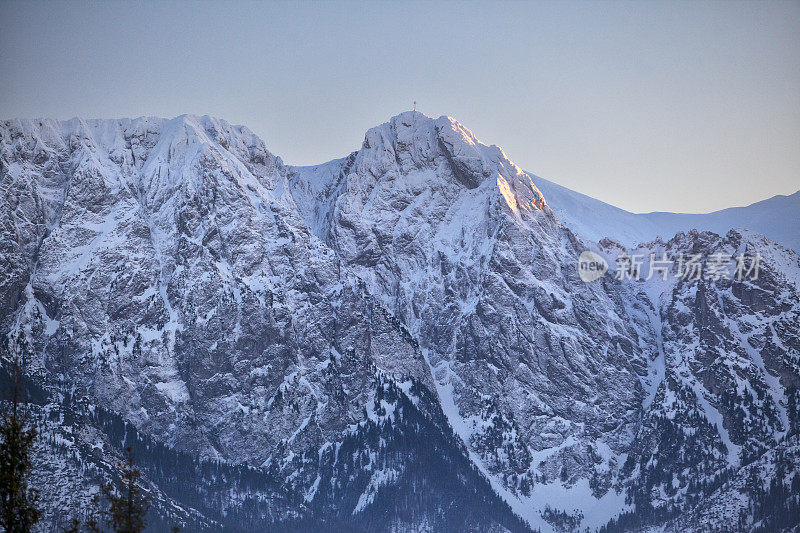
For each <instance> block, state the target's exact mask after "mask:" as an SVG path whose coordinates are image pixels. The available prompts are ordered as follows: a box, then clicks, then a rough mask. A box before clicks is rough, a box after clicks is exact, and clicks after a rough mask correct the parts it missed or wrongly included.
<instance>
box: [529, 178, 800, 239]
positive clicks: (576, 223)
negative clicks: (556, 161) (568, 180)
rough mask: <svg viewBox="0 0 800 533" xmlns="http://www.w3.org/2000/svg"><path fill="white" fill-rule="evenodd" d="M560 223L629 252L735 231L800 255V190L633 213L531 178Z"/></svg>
mask: <svg viewBox="0 0 800 533" xmlns="http://www.w3.org/2000/svg"><path fill="white" fill-rule="evenodd" d="M530 177H531V180H532V181H533V182H534V183H535V184H536V187H537V188H538V189H539V190H540V191H542V193H543V194H544V195H545V198H547V204H548V205H549V206H550V208H551V209H553V211H555V212H556V214H557V215H558V218H559V219H560V220H561V221H562V222H564V223H565V224H566V225H568V226H569V227H570V228H571V229H572V230H573V231H575V232H576V233H579V234H580V235H581V236H583V237H585V238H588V239H591V240H594V241H599V240H601V239H602V238H603V237H609V238H611V239H614V240H616V241H618V242H621V243H623V244H625V245H626V246H636V245H637V244H640V243H644V242H649V241H652V240H654V239H656V238H657V237H661V238H662V239H669V238H670V237H671V236H673V235H675V234H676V233H679V232H681V231H683V232H686V231H689V230H691V229H697V230H700V231H713V232H714V233H717V234H720V235H724V234H725V233H727V232H728V231H729V230H730V229H732V228H741V229H749V230H752V231H756V232H758V233H761V234H762V235H764V236H766V237H768V238H769V239H771V240H772V241H774V242H776V243H778V244H782V245H783V246H785V247H787V248H790V249H792V250H794V251H795V252H800V190H798V191H797V192H795V193H794V194H790V195H788V196H784V195H777V196H773V197H772V198H768V199H766V200H762V201H760V202H756V203H753V204H750V205H748V206H746V207H730V208H728V209H722V210H720V211H714V212H713V213H706V214H689V213H665V212H655V213H631V212H630V211H625V210H624V209H620V208H618V207H614V206H613V205H609V204H607V203H605V202H601V201H600V200H596V199H594V198H591V197H589V196H586V195H584V194H581V193H579V192H575V191H572V190H570V189H567V188H566V187H562V186H561V185H558V184H556V183H553V182H552V181H549V180H546V179H544V178H540V177H539V176H535V175H533V174H530Z"/></svg>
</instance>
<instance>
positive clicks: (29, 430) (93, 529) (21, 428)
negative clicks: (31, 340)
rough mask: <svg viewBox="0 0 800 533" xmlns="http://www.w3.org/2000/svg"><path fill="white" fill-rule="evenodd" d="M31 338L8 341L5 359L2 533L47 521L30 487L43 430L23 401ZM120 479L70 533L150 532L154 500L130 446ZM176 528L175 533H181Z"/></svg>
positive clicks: (0, 437) (1, 351)
mask: <svg viewBox="0 0 800 533" xmlns="http://www.w3.org/2000/svg"><path fill="white" fill-rule="evenodd" d="M26 353H27V350H26V343H25V339H24V338H23V337H22V336H21V335H19V336H17V337H16V338H14V339H8V338H3V339H2V342H0V360H2V363H3V364H4V365H6V366H7V367H8V368H9V383H8V386H7V387H5V388H6V389H7V391H6V394H4V396H6V397H3V398H2V408H0V528H2V529H3V530H4V531H6V532H7V533H27V532H29V531H31V530H32V529H33V528H34V526H35V525H36V524H37V523H38V522H39V519H40V518H41V516H42V511H41V509H40V503H41V502H40V496H39V491H38V490H36V489H35V488H33V487H31V486H30V483H29V481H30V477H31V473H32V470H33V468H34V464H33V453H34V445H35V443H36V438H37V431H36V428H35V427H34V424H33V420H32V417H31V415H30V411H29V409H28V406H27V402H26V401H25V400H26V399H27V398H23V392H22V384H21V381H22V379H23V370H24V362H25V361H24V356H25V354H26ZM118 466H119V471H120V476H119V477H120V480H119V483H117V484H116V485H115V484H113V483H106V484H103V485H102V486H101V487H100V493H99V494H97V495H96V496H95V497H94V499H93V502H92V505H91V507H90V508H89V509H87V510H85V511H86V512H85V514H86V516H85V518H84V520H83V521H81V520H79V519H78V518H73V520H72V523H71V524H70V525H69V526H68V527H67V528H66V529H65V530H64V531H65V533H79V532H80V531H88V532H89V533H102V532H106V531H108V530H110V531H113V532H114V533H140V532H141V531H144V529H145V527H147V521H146V515H147V511H148V510H149V508H150V496H149V495H148V494H146V493H145V492H144V491H143V490H142V488H141V486H140V482H139V478H140V477H141V472H140V470H139V469H138V468H137V467H136V466H135V464H134V452H133V449H132V448H131V447H130V446H128V447H127V448H126V450H125V459H124V461H121V462H120V463H119V465H118ZM178 529H179V528H178V527H177V526H174V527H173V532H175V531H177V530H178Z"/></svg>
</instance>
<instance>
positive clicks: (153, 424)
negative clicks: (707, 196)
mask: <svg viewBox="0 0 800 533" xmlns="http://www.w3.org/2000/svg"><path fill="white" fill-rule="evenodd" d="M540 183H541V182H540V180H539V178H536V177H533V176H531V175H530V174H528V173H526V172H524V171H522V170H521V169H520V168H518V167H517V166H516V165H514V163H512V162H511V161H509V160H508V158H507V157H506V156H505V155H504V154H503V152H502V150H501V149H500V148H498V147H496V146H487V145H484V144H482V143H481V142H480V141H478V140H477V138H476V137H475V136H474V135H473V134H472V133H471V132H470V131H469V130H467V129H466V128H464V127H463V126H462V125H461V124H459V123H458V122H456V121H455V120H453V119H450V118H448V117H441V118H439V119H431V118H429V117H426V116H425V115H423V114H421V113H415V112H407V113H403V114H401V115H398V116H396V117H394V118H392V119H391V120H390V121H389V122H387V123H385V124H382V125H380V126H378V127H375V128H373V129H371V130H369V131H368V132H367V134H366V136H365V140H364V144H363V146H362V147H361V148H360V149H359V150H358V151H356V152H354V153H352V154H350V155H349V156H347V157H345V158H342V159H338V160H335V161H331V162H329V163H326V164H323V165H318V166H313V167H291V166H286V165H284V164H283V162H282V161H281V160H280V159H279V158H277V157H275V156H273V155H272V154H271V153H270V152H268V151H267V149H266V147H265V146H264V143H263V142H262V141H261V140H260V139H258V138H257V137H256V136H255V135H253V134H252V133H251V132H250V131H249V130H247V128H244V127H241V126H232V125H230V124H228V123H226V122H224V121H221V120H217V119H213V118H210V117H193V116H183V117H178V118H176V119H172V120H165V119H136V120H95V121H84V120H79V119H74V120H72V121H66V122H59V121H51V120H40V121H33V120H26V121H22V120H14V121H6V122H2V123H0V187H1V188H2V191H3V197H2V202H3V209H2V212H0V264H2V265H3V277H2V279H0V327H1V328H2V332H3V333H11V334H15V333H18V332H22V333H23V334H24V335H25V336H26V337H27V338H28V340H29V343H30V346H31V351H32V353H31V355H30V361H29V364H28V369H29V374H30V378H29V380H30V388H31V390H35V391H37V394H36V395H35V399H36V404H37V405H38V407H37V412H38V413H40V415H41V416H40V427H41V430H42V434H43V435H46V436H47V437H46V438H43V439H42V440H41V442H40V456H41V458H42V459H41V461H42V463H43V464H46V465H48V466H47V468H45V469H43V470H42V471H41V472H40V473H39V474H38V475H39V476H40V484H41V485H42V486H43V487H46V490H45V494H46V495H47V496H48V500H49V501H51V502H59V504H53V505H51V506H49V507H48V508H47V509H46V511H47V513H46V519H47V521H48V522H47V523H48V524H50V525H51V526H52V525H55V524H57V523H59V521H60V522H61V523H64V522H66V521H67V520H68V518H69V516H68V515H67V514H66V513H65V512H64V511H62V509H64V508H66V507H67V504H65V502H68V506H69V507H72V508H76V507H80V506H81V505H84V504H85V502H86V501H88V500H89V498H90V497H91V495H92V494H93V493H94V492H96V490H97V486H98V484H99V483H100V482H101V481H102V480H103V479H113V476H114V467H113V464H114V461H113V460H112V459H111V458H113V457H115V455H117V454H118V453H119V451H120V449H121V447H122V446H123V445H124V444H126V443H127V444H131V443H133V444H135V447H136V449H137V450H140V453H139V458H140V461H141V464H142V468H143V471H144V472H145V474H146V478H147V479H146V482H147V483H148V487H149V490H151V491H152V493H153V495H154V497H155V498H156V501H157V503H158V505H156V506H155V507H154V514H153V517H152V519H153V521H154V522H153V523H163V524H168V523H170V522H180V523H183V524H185V525H187V526H188V527H191V528H193V529H201V528H211V529H218V528H221V527H223V526H227V527H234V528H238V529H245V530H260V529H264V528H265V527H275V528H288V529H311V530H318V529H330V528H331V527H334V528H338V529H355V530H358V529H363V530H368V531H373V530H382V531H383V530H385V531H399V530H414V531H419V530H433V531H440V530H476V531H518V530H519V531H524V530H527V529H528V528H530V527H534V528H540V529H542V530H573V529H575V530H577V529H581V530H583V529H584V528H587V527H588V528H590V529H595V528H600V527H609V528H611V529H640V528H643V527H649V526H659V527H666V528H667V529H670V528H673V527H674V528H678V527H680V528H681V529H687V528H689V529H691V528H698V529H700V528H702V527H705V526H706V525H708V526H709V527H720V528H725V527H730V524H733V523H735V524H738V526H737V527H739V529H743V530H747V529H756V528H757V527H759V526H764V527H771V526H774V525H775V524H777V522H775V521H774V520H775V519H777V518H776V517H778V518H780V519H783V518H781V517H783V516H784V514H786V512H784V511H785V510H786V509H790V507H791V506H792V505H794V506H797V504H798V502H797V500H796V498H795V497H794V496H792V495H791V493H789V495H787V494H786V493H785V492H781V491H782V490H784V488H785V487H788V488H786V489H785V490H786V492H788V491H790V490H791V487H792V486H793V485H792V483H797V484H800V474H798V455H800V454H798V440H797V439H798V426H799V423H798V416H797V415H798V411H797V401H798V399H799V398H798V392H797V388H798V386H800V355H799V354H800V337H799V336H798V329H800V328H798V326H800V298H798V294H799V293H800V265H799V264H798V258H797V255H796V253H795V252H794V251H792V250H789V249H786V248H784V247H782V246H780V245H778V244H776V243H774V242H773V241H770V240H768V239H766V238H764V237H763V236H761V235H759V234H758V233H755V232H753V231H746V230H732V231H728V230H729V229H730V228H725V231H720V232H717V233H718V234H715V233H709V232H698V231H689V232H688V233H687V232H682V233H678V234H677V235H675V236H671V235H670V236H669V240H668V241H666V242H665V241H664V240H661V239H643V240H648V241H649V242H645V243H643V244H641V245H639V247H638V248H634V247H633V244H634V242H635V241H637V240H639V239H638V238H630V239H629V238H628V236H626V235H620V234H619V232H618V230H619V228H620V227H622V226H621V223H620V222H619V221H620V220H622V218H620V217H617V218H612V217H611V216H607V217H606V218H607V220H606V221H605V222H608V223H609V231H604V230H603V229H602V225H601V222H603V220H602V218H603V215H602V213H601V211H603V210H608V209H614V208H611V207H610V206H606V205H605V204H602V205H600V207H598V205H597V204H600V203H599V202H598V203H596V204H595V203H592V202H596V201H593V200H591V199H587V200H582V198H581V197H580V196H579V195H577V194H576V193H571V192H569V191H565V190H562V191H560V192H559V190H558V189H557V186H555V185H552V184H545V185H543V186H542V187H538V186H537V185H539V184H540ZM553 191H556V193H554V194H553V197H554V200H553V202H555V204H552V205H556V208H555V209H552V208H551V207H552V205H551V200H550V199H549V198H548V195H550V193H551V192H553ZM559 202H561V203H560V206H559V204H558V203H559ZM581 202H583V206H581V205H580V204H581ZM748 209H749V208H748ZM586 212H593V213H600V214H598V215H597V216H599V217H600V219H597V220H595V219H592V218H591V217H588V216H587V217H583V218H582V213H586ZM622 213H624V212H622ZM795 214H796V213H795ZM627 215H630V216H632V217H638V216H639V215H631V214H627ZM592 216H594V215H592ZM709 216H710V215H709ZM662 227H663V226H662ZM687 229H688V228H687ZM700 229H707V228H700ZM754 229H758V228H754ZM590 230H591V231H595V232H596V233H592V232H591V231H590ZM659 231H660V230H659ZM609 235H610V236H612V237H617V241H622V242H615V241H614V240H611V239H604V238H601V237H606V236H609ZM665 238H667V237H665ZM587 249H589V250H592V251H593V252H594V253H595V254H597V255H598V256H600V257H602V258H604V260H605V261H607V262H608V263H609V264H610V265H611V269H610V271H609V273H608V274H607V275H606V276H604V277H602V278H600V279H599V280H596V281H594V282H591V283H585V282H583V281H582V280H581V278H580V276H579V272H578V269H577V261H578V257H579V256H580V254H581V253H582V252H583V251H585V250H587ZM753 251H757V252H758V253H759V254H760V257H761V264H760V276H759V277H758V278H757V279H753V280H751V279H743V280H739V279H736V278H735V277H733V279H729V278H728V277H725V276H720V277H719V278H718V279H716V278H713V277H712V278H708V279H707V278H706V277H701V278H700V279H697V280H685V279H680V278H678V277H676V276H664V278H668V279H662V278H661V277H651V279H646V280H645V279H639V280H637V279H625V276H617V275H615V274H616V273H617V272H618V270H619V269H618V268H617V267H616V266H615V265H616V263H615V260H617V259H619V258H620V257H621V256H623V255H624V254H628V255H630V254H641V255H642V256H644V257H649V256H650V254H651V253H653V254H657V255H658V256H661V255H662V254H668V255H669V256H670V257H672V256H678V255H680V254H701V255H702V256H703V257H705V258H708V257H711V256H713V255H714V254H717V255H719V256H725V257H729V258H733V257H736V256H737V254H742V253H745V252H746V253H748V254H752V253H753ZM673 268H677V267H675V266H673ZM672 273H673V272H672V271H670V274H672ZM617 278H621V279H617ZM64 472H70V475H69V476H68V479H69V480H70V481H69V482H65V481H64V479H66V478H65V477H64ZM54 477H58V478H59V480H60V481H59V482H58V483H52V482H51V481H50V480H52V479H53V478H54ZM754 479H756V480H757V482H754V481H753V480H754ZM732 500H735V502H737V503H732ZM795 508H796V507H795ZM787 512H788V511H787ZM790 515H791V513H789V514H788V515H787V516H790ZM678 524H680V525H678ZM790 526H791V524H789V526H786V527H790Z"/></svg>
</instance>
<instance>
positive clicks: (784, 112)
mask: <svg viewBox="0 0 800 533" xmlns="http://www.w3.org/2000/svg"><path fill="white" fill-rule="evenodd" d="M0 80H1V81H0V118H12V117H28V118H32V117H45V116H46V117H54V118H70V117H73V116H81V117H86V118H95V117H100V118H112V117H113V118H116V117H134V116H141V115H154V116H166V117H172V116H176V115H179V114H183V113H194V114H210V115H215V116H218V117H221V118H224V119H226V120H228V121H229V122H233V123H236V124H245V125H247V126H248V127H250V129H252V130H253V131H255V132H256V133H257V134H259V135H260V136H261V137H262V138H263V139H264V140H265V142H266V144H267V148H268V149H269V150H270V151H272V152H273V153H275V154H277V155H279V156H281V157H282V158H283V160H284V161H285V162H286V163H290V164H312V163H320V162H323V161H327V160H330V159H333V158H336V157H343V156H344V155H347V154H348V153H349V152H351V151H353V150H355V149H357V148H358V147H359V146H360V144H361V142H362V140H363V136H364V132H365V131H366V130H367V129H368V128H369V127H371V126H374V125H377V124H380V123H382V122H385V121H386V120H387V119H388V118H389V117H391V116H393V115H396V114H397V113H399V112H401V111H404V110H407V109H410V108H411V106H412V101H413V100H417V101H418V102H419V104H418V109H419V110H421V111H422V112H424V113H426V114H427V115H430V116H439V115H450V116H452V117H454V118H456V119H457V120H459V121H460V122H462V123H463V124H464V125H465V126H467V127H468V128H470V129H471V130H472V131H473V132H474V133H475V134H476V135H477V136H478V137H479V138H480V139H482V140H483V141H484V142H486V143H489V144H497V145H500V146H502V147H503V148H504V150H505V151H506V153H507V154H508V155H509V157H510V158H511V159H512V160H513V161H515V162H516V163H517V164H519V165H520V166H521V167H523V168H524V169H526V170H529V171H531V172H534V173H536V174H539V175H541V176H543V177H545V178H548V179H551V180H552V181H555V182H557V183H560V184H562V185H564V186H567V187H570V188H572V189H575V190H578V191H580V192H583V193H585V194H589V195H590V196H594V197H596V198H598V199H601V200H604V201H606V202H610V203H612V204H615V205H618V206H620V207H623V208H625V209H629V210H632V211H637V212H639V211H653V210H665V211H689V212H705V211H711V210H715V209H720V208H724V207H729V206H733V205H745V204H748V203H752V202H754V201H757V200H761V199H764V198H767V197H770V196H773V195H775V194H789V193H792V192H794V191H796V190H797V189H800V2H798V1H794V2H776V1H771V2H713V3H701V2H637V3H632V2H600V1H592V2H589V1H587V2H575V3H572V2H568V1H558V2H553V3H547V2H535V3H524V2H517V3H503V4H497V3H489V2H486V3H478V2H475V3H413V4H412V3H389V2H380V3H370V4H365V3H334V2H323V3H301V4H297V3H258V4H251V3H234V2H228V3H220V4H212V3H194V2H192V3H188V2H187V3H168V4H151V3H137V4H122V3H116V2H113V3H105V4H100V3H87V2H81V3H49V2H48V3H33V4H30V3H8V2H0Z"/></svg>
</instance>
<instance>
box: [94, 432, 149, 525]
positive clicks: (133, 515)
mask: <svg viewBox="0 0 800 533" xmlns="http://www.w3.org/2000/svg"><path fill="white" fill-rule="evenodd" d="M120 468H121V469H122V474H121V478H122V479H121V486H120V490H119V491H116V490H114V488H113V487H112V486H111V485H106V486H105V487H104V488H103V492H104V494H105V496H106V498H108V501H109V503H110V504H111V505H110V509H109V513H110V521H111V526H112V528H113V529H114V531H115V533H140V532H141V531H144V528H145V527H146V526H147V522H146V521H145V515H146V514H147V510H148V509H149V508H150V498H149V497H148V496H147V495H146V494H144V492H143V491H142V489H141V488H140V487H139V485H138V484H137V482H138V481H139V478H140V477H141V475H142V473H141V472H140V471H139V469H138V468H136V466H134V464H133V450H132V449H131V447H130V446H128V447H127V448H126V449H125V462H124V463H120Z"/></svg>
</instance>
